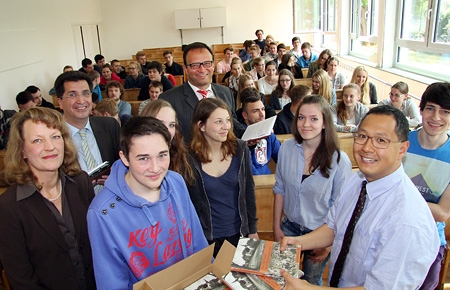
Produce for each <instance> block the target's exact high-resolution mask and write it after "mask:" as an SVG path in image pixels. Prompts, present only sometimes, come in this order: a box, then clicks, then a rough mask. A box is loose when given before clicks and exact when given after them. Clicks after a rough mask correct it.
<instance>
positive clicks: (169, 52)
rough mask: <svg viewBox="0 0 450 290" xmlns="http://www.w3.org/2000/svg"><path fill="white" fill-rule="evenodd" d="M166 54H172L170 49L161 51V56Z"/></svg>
mask: <svg viewBox="0 0 450 290" xmlns="http://www.w3.org/2000/svg"><path fill="white" fill-rule="evenodd" d="M167 54H170V55H172V51H170V50H165V51H164V52H163V56H166V55H167Z"/></svg>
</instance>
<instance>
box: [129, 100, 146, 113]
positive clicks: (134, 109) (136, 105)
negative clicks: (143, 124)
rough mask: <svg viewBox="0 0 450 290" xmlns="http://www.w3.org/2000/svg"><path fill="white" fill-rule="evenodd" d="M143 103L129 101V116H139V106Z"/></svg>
mask: <svg viewBox="0 0 450 290" xmlns="http://www.w3.org/2000/svg"><path fill="white" fill-rule="evenodd" d="M142 102H143V101H129V102H128V103H130V105H131V115H132V116H138V115H139V106H140V105H141V103H142Z"/></svg>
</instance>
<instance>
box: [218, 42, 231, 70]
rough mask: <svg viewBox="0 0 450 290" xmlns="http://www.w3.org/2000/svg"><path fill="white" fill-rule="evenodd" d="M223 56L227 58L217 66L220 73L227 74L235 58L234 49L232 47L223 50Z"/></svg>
mask: <svg viewBox="0 0 450 290" xmlns="http://www.w3.org/2000/svg"><path fill="white" fill-rule="evenodd" d="M223 54H224V56H225V58H224V59H222V60H221V61H219V63H218V64H217V72H218V73H227V72H229V71H230V70H231V60H232V59H233V56H234V49H233V48H232V47H227V48H225V49H224V50H223Z"/></svg>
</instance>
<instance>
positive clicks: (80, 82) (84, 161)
mask: <svg viewBox="0 0 450 290" xmlns="http://www.w3.org/2000/svg"><path fill="white" fill-rule="evenodd" d="M55 91H56V96H57V97H58V103H59V107H60V108H61V109H62V110H63V111H64V120H65V121H66V124H67V126H68V127H69V130H70V133H71V137H72V139H73V141H74V143H75V146H77V151H78V162H79V163H80V166H81V169H82V170H84V171H86V172H88V171H90V170H91V168H90V167H91V163H94V164H95V165H100V164H102V163H103V162H104V161H108V162H109V164H113V163H114V161H116V160H117V159H119V135H120V127H119V124H118V123H117V121H116V120H115V119H114V118H105V117H97V116H90V114H91V110H92V93H91V92H92V81H91V79H90V78H89V77H88V76H87V74H85V73H82V72H78V71H69V72H65V73H62V74H61V75H59V76H58V78H57V79H56V81H55ZM82 138H86V140H87V144H88V148H89V150H88V151H89V152H85V151H84V150H82V149H83V148H82ZM89 154H90V155H89ZM88 155H89V156H88ZM92 158H93V162H89V161H90V159H92ZM94 167H95V166H94Z"/></svg>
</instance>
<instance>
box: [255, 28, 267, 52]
mask: <svg viewBox="0 0 450 290" xmlns="http://www.w3.org/2000/svg"><path fill="white" fill-rule="evenodd" d="M255 35H256V39H255V40H254V42H255V44H256V45H258V46H259V49H260V50H263V49H264V46H266V39H265V38H264V31H263V30H262V29H258V30H256V32H255Z"/></svg>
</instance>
